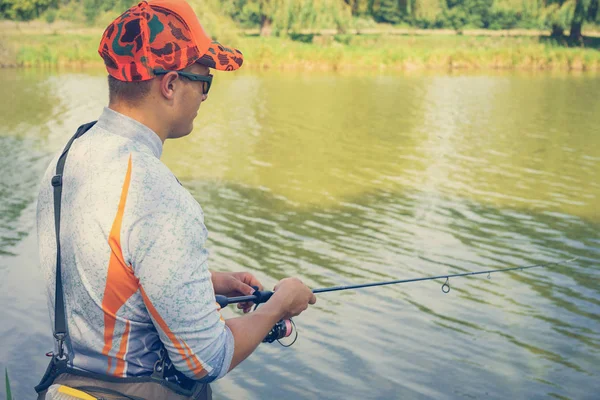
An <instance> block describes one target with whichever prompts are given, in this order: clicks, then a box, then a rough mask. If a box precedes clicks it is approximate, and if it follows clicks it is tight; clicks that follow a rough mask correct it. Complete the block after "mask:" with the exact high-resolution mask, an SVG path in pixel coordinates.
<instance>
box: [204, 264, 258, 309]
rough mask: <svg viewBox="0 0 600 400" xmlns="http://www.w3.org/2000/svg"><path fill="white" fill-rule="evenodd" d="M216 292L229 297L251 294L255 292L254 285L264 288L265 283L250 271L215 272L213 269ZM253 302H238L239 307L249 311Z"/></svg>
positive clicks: (212, 274)
mask: <svg viewBox="0 0 600 400" xmlns="http://www.w3.org/2000/svg"><path fill="white" fill-rule="evenodd" d="M211 276H212V283H213V287H214V289H215V294H221V295H223V296H227V297H235V296H249V295H251V294H252V293H253V292H254V289H253V288H252V286H258V290H263V285H262V284H261V283H260V282H259V281H258V279H256V278H255V277H254V275H252V274H251V273H249V272H215V271H211ZM252 304H254V303H252V302H247V303H238V305H237V307H238V308H239V309H241V310H244V313H247V312H248V311H250V309H251V308H252Z"/></svg>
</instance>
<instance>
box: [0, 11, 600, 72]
mask: <svg viewBox="0 0 600 400" xmlns="http://www.w3.org/2000/svg"><path fill="white" fill-rule="evenodd" d="M371 31H373V32H371ZM371 31H367V30H364V31H363V33H361V34H359V35H357V34H355V33H347V34H342V35H332V34H329V33H328V31H325V33H324V34H314V33H301V34H297V35H291V36H293V38H294V39H295V40H291V39H282V38H276V37H266V38H265V37H259V36H240V37H238V38H237V39H236V40H235V43H233V45H235V46H237V47H239V48H240V49H241V50H242V51H243V52H244V55H245V60H246V61H245V63H246V65H245V66H246V68H247V69H279V70H334V71H340V70H348V71H351V70H359V69H362V68H369V69H376V70H419V69H434V70H440V69H444V70H563V71H600V32H590V33H589V34H588V32H585V33H586V37H585V42H584V43H583V44H584V45H585V46H586V47H576V46H574V45H573V44H570V46H569V44H568V43H567V41H566V40H564V41H562V42H559V41H557V40H555V39H553V38H550V37H549V36H545V35H541V36H540V33H544V32H541V31H524V30H515V31H485V30H465V31H463V32H462V34H461V35H457V34H456V32H454V31H448V30H431V31H427V30H418V29H400V28H394V29H389V30H386V29H384V30H382V29H379V30H377V31H375V30H371ZM252 33H253V32H252V31H246V32H245V34H247V35H251V34H252ZM320 33H323V31H320ZM331 33H332V32H331ZM101 34H102V29H99V28H86V27H78V26H75V25H71V24H69V23H62V22H60V23H54V24H47V23H44V22H42V21H32V22H26V23H25V22H19V23H17V22H13V21H1V22H0V66H2V67H16V68H27V67H36V66H40V67H42V66H43V67H69V66H73V67H80V66H96V65H98V66H101V65H102V60H101V59H100V57H99V56H98V53H97V46H98V42H99V38H100V36H101ZM596 35H597V36H596Z"/></svg>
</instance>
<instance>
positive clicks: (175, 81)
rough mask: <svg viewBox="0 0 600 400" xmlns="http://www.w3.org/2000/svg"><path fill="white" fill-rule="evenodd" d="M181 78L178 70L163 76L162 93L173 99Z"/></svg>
mask: <svg viewBox="0 0 600 400" xmlns="http://www.w3.org/2000/svg"><path fill="white" fill-rule="evenodd" d="M180 82H181V80H180V79H179V75H177V72H174V71H171V72H169V73H167V74H165V75H163V76H162V79H161V80H160V84H159V85H160V92H161V94H162V95H163V96H164V97H165V98H166V99H168V100H173V97H174V96H175V90H176V89H177V86H178V85H179V83H180Z"/></svg>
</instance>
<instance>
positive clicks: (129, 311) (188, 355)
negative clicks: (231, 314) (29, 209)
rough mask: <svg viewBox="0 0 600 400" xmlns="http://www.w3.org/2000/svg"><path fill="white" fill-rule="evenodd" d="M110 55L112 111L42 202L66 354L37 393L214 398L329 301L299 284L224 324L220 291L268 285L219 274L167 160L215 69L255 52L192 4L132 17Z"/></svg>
mask: <svg viewBox="0 0 600 400" xmlns="http://www.w3.org/2000/svg"><path fill="white" fill-rule="evenodd" d="M99 53H100V55H101V56H102V58H103V59H104V61H105V64H106V68H107V71H108V73H109V77H108V82H109V93H110V98H109V106H108V108H105V109H104V112H103V113H102V115H101V116H100V118H99V120H98V122H97V123H96V124H95V125H93V127H91V128H89V126H86V128H85V129H89V130H88V131H86V132H85V133H84V134H82V135H81V136H80V137H78V138H77V139H76V140H74V141H73V142H72V145H71V147H70V148H68V149H67V150H68V151H66V152H64V153H63V157H62V158H64V160H63V161H60V160H61V158H60V157H57V158H56V159H55V160H54V161H53V162H52V163H51V165H50V167H49V169H48V171H47V173H46V175H45V176H44V178H43V180H42V187H41V190H40V194H39V199H38V216H37V219H38V238H39V246H40V258H41V266H42V270H43V272H44V275H45V278H46V282H47V293H48V300H49V301H48V302H49V309H50V316H51V319H52V320H53V321H54V320H55V319H56V321H57V322H60V321H61V320H64V321H65V325H66V326H65V330H66V332H65V335H64V336H63V335H62V333H60V332H57V329H58V328H56V327H58V326H59V324H57V325H55V337H57V339H58V344H57V348H56V353H55V357H54V358H53V363H52V364H51V366H50V367H49V369H48V372H47V374H46V375H45V377H44V379H43V382H42V384H40V385H39V386H38V387H37V388H36V390H38V392H40V397H39V398H44V396H45V391H46V390H47V389H48V386H49V385H50V384H52V383H55V384H56V383H60V384H62V385H67V386H70V387H79V388H81V387H86V389H85V390H86V391H87V392H88V393H92V394H95V395H99V394H100V395H104V396H105V395H106V393H109V394H110V393H112V394H113V395H115V393H120V394H116V395H115V396H117V397H114V398H153V399H163V398H164V399H187V398H193V399H200V398H210V389H209V388H208V383H209V382H211V381H213V380H215V379H218V378H221V377H222V376H224V375H225V374H226V373H227V372H228V371H230V370H231V369H233V368H235V367H236V366H237V365H238V364H239V363H240V362H241V361H243V360H244V359H245V358H246V357H248V356H249V355H250V354H251V353H252V352H253V351H254V350H255V349H256V347H257V346H258V345H259V344H260V343H261V341H262V340H263V339H264V338H265V336H266V335H267V333H268V332H269V330H270V329H271V328H272V327H273V326H274V325H275V324H276V323H277V322H278V321H279V320H281V319H286V318H290V317H292V316H295V315H298V314H300V313H301V312H302V311H303V310H305V309H306V308H307V307H308V304H314V303H315V301H316V299H315V296H314V295H313V294H312V292H311V291H310V289H309V288H308V287H306V286H305V285H304V284H303V283H302V282H301V281H300V280H298V279H295V278H287V279H283V280H281V281H280V282H279V283H278V284H277V286H276V287H275V289H274V291H275V293H274V295H273V296H272V297H271V299H270V300H269V301H268V302H267V303H266V304H264V305H263V306H261V307H260V308H258V310H257V311H255V312H252V313H249V314H246V315H244V316H241V317H238V318H232V319H229V320H227V321H224V320H223V318H222V317H221V314H220V312H219V308H218V305H217V304H216V303H215V294H223V295H227V296H232V295H248V294H251V293H252V292H253V291H254V289H253V288H252V286H257V287H259V288H260V289H262V285H261V284H260V282H258V280H257V279H256V278H255V277H254V276H252V275H251V274H249V273H243V272H242V273H219V272H214V271H213V272H212V273H211V271H209V269H208V264H207V263H208V252H207V250H206V247H205V243H206V238H207V230H206V228H205V226H204V223H203V220H204V215H203V212H202V209H201V208H200V206H199V205H198V203H197V202H196V201H195V200H194V198H193V197H192V196H191V195H190V194H189V193H188V192H187V191H186V190H185V189H184V188H183V187H182V186H181V185H180V184H179V182H178V181H177V179H176V178H175V176H174V175H173V174H172V173H171V172H170V171H169V169H168V168H167V167H166V166H165V165H164V164H162V163H161V162H160V159H159V158H160V155H161V152H162V147H163V143H164V141H165V140H166V139H172V138H179V137H183V136H186V135H188V134H189V133H190V132H191V131H192V127H193V122H194V119H195V117H196V115H197V113H198V109H199V107H200V105H201V104H202V102H203V101H205V100H206V99H207V96H208V92H209V90H210V87H211V83H212V75H210V68H213V69H217V70H222V71H232V70H236V69H237V68H239V67H240V66H241V65H242V62H243V56H242V53H240V52H239V51H238V50H235V49H230V48H227V47H224V46H222V45H220V44H219V43H216V42H213V41H211V40H210V38H209V37H208V36H207V35H206V33H205V32H204V31H203V29H202V27H201V25H200V23H199V21H198V19H197V17H196V15H195V14H194V12H193V10H192V9H191V7H190V6H189V5H188V4H187V3H186V2H185V1H183V0H157V1H150V2H145V1H144V2H141V3H140V4H138V5H137V6H134V7H132V8H131V9H129V10H128V11H126V12H125V13H124V14H123V15H121V16H120V17H118V18H117V19H116V20H115V21H113V23H111V24H110V25H109V27H108V28H107V29H106V31H105V32H104V35H103V37H102V40H101V43H100V48H99ZM82 128H83V127H82ZM82 128H80V129H82ZM85 129H83V130H81V133H83V132H84V131H85ZM78 132H79V131H78ZM67 154H68V159H66V158H65V157H66V155H67ZM61 162H64V163H65V164H64V171H63V172H62V173H61V172H60V169H61V168H62V167H60V168H59V167H58V166H60V165H61ZM57 165H58V166H57ZM57 171H58V172H57ZM51 181H52V185H51V184H50V182H51ZM57 190H58V191H57ZM61 190H62V192H61ZM56 193H58V194H56ZM56 196H58V198H59V199H60V202H59V203H58V204H59V209H58V211H57V208H56V205H55V203H56ZM57 226H58V227H59V228H57ZM57 233H58V237H59V242H58V243H57V240H56V237H57ZM57 265H58V266H59V267H60V268H61V270H62V272H60V271H61V270H59V274H60V275H58V276H60V277H61V279H62V282H60V280H59V281H58V282H57V280H56V277H57ZM63 298H64V315H65V317H64V318H63V317H62V315H63V311H62V309H63V308H61V306H60V305H61V304H62V301H61V300H62V299H63ZM55 307H56V308H55ZM249 307H250V305H249V304H244V305H242V306H241V308H243V309H244V311H245V312H247V311H249ZM63 342H64V349H63ZM56 354H57V355H58V356H56ZM61 363H62V364H61ZM56 388H57V386H53V387H52V388H51V390H50V391H53V390H57V389H56ZM119 396H123V397H119ZM127 396H129V397H127ZM111 398H112V397H111Z"/></svg>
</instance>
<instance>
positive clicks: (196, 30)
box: [98, 0, 243, 140]
mask: <svg viewBox="0 0 600 400" xmlns="http://www.w3.org/2000/svg"><path fill="white" fill-rule="evenodd" d="M98 52H99V53H100V56H101V57H102V58H103V59H104V63H105V65H106V69H107V71H108V73H109V78H108V79H109V96H110V107H111V108H116V109H117V111H120V110H127V111H128V114H131V115H135V116H136V117H138V118H137V119H142V120H143V121H142V122H143V123H145V122H146V121H148V120H155V121H156V123H158V122H160V125H163V126H160V127H153V126H150V127H151V128H153V129H154V128H156V129H161V130H163V131H164V132H158V131H157V133H159V135H160V136H161V137H162V138H163V140H164V139H166V138H171V137H180V136H185V135H187V134H188V133H190V132H191V129H192V124H193V118H194V117H195V115H196V114H197V111H198V107H200V104H201V103H202V101H204V100H206V96H207V94H208V89H209V88H210V83H211V80H212V76H211V77H209V74H210V68H213V69H217V70H222V71H233V70H236V69H238V68H239V67H240V66H241V65H242V63H243V56H242V53H241V52H240V51H239V50H236V49H232V48H227V47H224V46H222V45H221V44H219V43H217V42H215V41H212V40H211V39H210V38H209V36H208V35H207V34H206V33H205V32H204V30H203V28H202V26H201V25H200V22H199V21H198V18H197V17H196V15H195V13H194V11H193V10H192V8H191V7H190V6H189V5H188V4H187V3H186V2H185V1H184V0H151V1H149V2H146V1H143V2H141V3H139V4H138V5H137V6H134V7H132V8H130V9H129V10H127V11H126V12H124V13H123V14H122V15H121V16H119V17H118V18H117V19H115V20H114V21H113V22H112V23H111V24H110V25H109V26H108V28H106V30H105V32H104V34H103V36H102V40H101V42H100V47H99V48H98ZM194 107H195V109H192V108H194ZM189 118H191V120H189V121H187V119H189ZM150 124H152V122H150ZM163 136H164V137H163Z"/></svg>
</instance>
